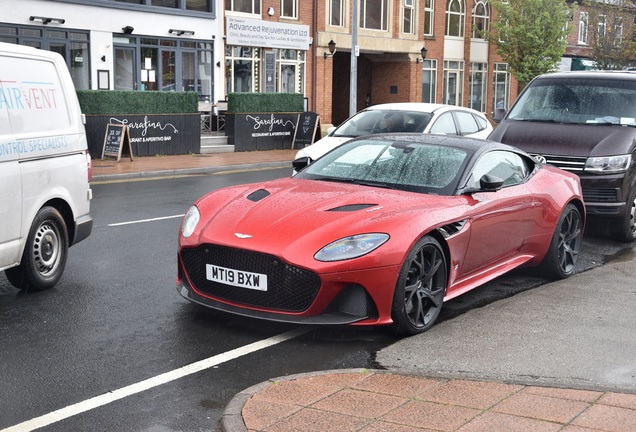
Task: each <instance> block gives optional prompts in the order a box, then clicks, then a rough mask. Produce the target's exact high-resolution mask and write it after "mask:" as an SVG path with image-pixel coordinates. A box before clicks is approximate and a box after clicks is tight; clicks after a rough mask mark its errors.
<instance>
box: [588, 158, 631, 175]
mask: <svg viewBox="0 0 636 432" xmlns="http://www.w3.org/2000/svg"><path fill="white" fill-rule="evenodd" d="M631 161H632V155H630V154H628V155H620V156H603V157H590V158H587V161H586V162H585V171H588V172H596V173H603V174H612V173H619V172H623V171H626V170H627V168H629V164H630V163H631Z"/></svg>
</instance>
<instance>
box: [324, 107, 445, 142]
mask: <svg viewBox="0 0 636 432" xmlns="http://www.w3.org/2000/svg"><path fill="white" fill-rule="evenodd" d="M431 117H433V114H431V113H427V112H418V111H397V110H366V111H360V112H359V113H357V114H356V115H354V116H353V117H351V118H350V119H348V120H347V121H345V122H344V123H343V124H341V125H340V126H339V127H338V128H337V129H336V130H335V131H334V132H333V134H332V136H335V137H359V136H362V135H369V134H375V133H382V132H423V131H424V128H425V127H426V125H427V124H428V122H429V121H431Z"/></svg>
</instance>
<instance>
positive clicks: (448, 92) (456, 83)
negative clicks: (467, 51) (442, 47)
mask: <svg viewBox="0 0 636 432" xmlns="http://www.w3.org/2000/svg"><path fill="white" fill-rule="evenodd" d="M463 99H464V62H463V61H460V60H455V61H453V60H444V99H443V101H442V103H445V104H448V105H457V106H461V105H462V100H463Z"/></svg>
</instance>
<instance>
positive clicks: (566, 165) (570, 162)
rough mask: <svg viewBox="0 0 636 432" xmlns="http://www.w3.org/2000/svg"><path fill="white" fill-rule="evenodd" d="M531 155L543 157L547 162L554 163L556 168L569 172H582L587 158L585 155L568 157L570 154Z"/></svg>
mask: <svg viewBox="0 0 636 432" xmlns="http://www.w3.org/2000/svg"><path fill="white" fill-rule="evenodd" d="M532 156H535V157H537V156H539V157H544V158H545V160H546V162H545V163H547V164H549V165H554V166H555V167H557V168H561V169H562V170H565V171H570V172H582V171H583V169H584V168H585V162H586V161H587V158H585V157H573V156H572V157H570V156H555V155H538V154H533V155H532Z"/></svg>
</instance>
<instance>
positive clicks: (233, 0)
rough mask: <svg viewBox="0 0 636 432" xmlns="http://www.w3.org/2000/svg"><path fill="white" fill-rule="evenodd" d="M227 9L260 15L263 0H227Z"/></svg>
mask: <svg viewBox="0 0 636 432" xmlns="http://www.w3.org/2000/svg"><path fill="white" fill-rule="evenodd" d="M225 10H228V11H232V12H243V13H248V14H254V15H260V14H261V0H225Z"/></svg>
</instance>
